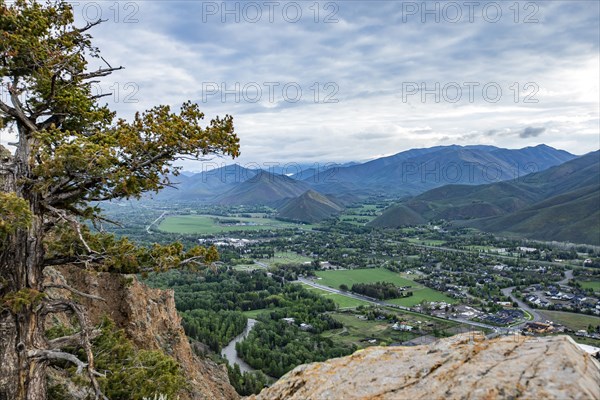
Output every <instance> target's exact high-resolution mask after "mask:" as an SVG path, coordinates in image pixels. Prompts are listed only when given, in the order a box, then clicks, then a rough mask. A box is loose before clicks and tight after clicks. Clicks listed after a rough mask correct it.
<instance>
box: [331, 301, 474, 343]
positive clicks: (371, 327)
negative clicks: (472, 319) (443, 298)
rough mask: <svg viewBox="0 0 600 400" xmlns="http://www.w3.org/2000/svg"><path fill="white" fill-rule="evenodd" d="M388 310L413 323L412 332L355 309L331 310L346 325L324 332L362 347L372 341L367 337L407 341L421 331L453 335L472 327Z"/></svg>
mask: <svg viewBox="0 0 600 400" xmlns="http://www.w3.org/2000/svg"><path fill="white" fill-rule="evenodd" d="M386 310H387V311H389V312H392V313H394V314H396V315H397V318H398V320H399V321H401V322H403V323H406V324H408V325H411V326H413V327H414V328H415V330H414V331H412V332H402V331H396V330H394V329H392V324H391V323H389V322H387V321H378V320H374V321H368V320H364V319H359V318H358V317H357V316H356V315H354V313H352V312H335V313H330V315H331V316H332V317H333V318H335V319H336V320H338V321H340V322H341V323H342V324H343V325H344V327H343V328H342V329H336V330H332V331H328V332H326V333H325V334H324V336H327V337H330V338H331V339H332V340H335V341H338V342H343V343H346V344H355V345H357V346H358V347H361V348H362V347H366V346H371V345H372V344H370V343H368V342H365V341H364V339H377V343H374V344H375V345H380V344H390V343H401V342H405V341H408V340H412V339H414V338H416V337H418V336H421V335H431V334H432V333H433V332H434V331H436V330H437V332H438V334H440V335H442V336H451V335H454V334H457V333H463V332H466V331H468V327H466V326H464V325H460V324H457V323H455V322H451V321H447V320H441V319H437V318H429V317H426V316H423V315H418V314H412V313H406V312H404V311H398V310H392V309H386ZM418 331H420V332H418Z"/></svg>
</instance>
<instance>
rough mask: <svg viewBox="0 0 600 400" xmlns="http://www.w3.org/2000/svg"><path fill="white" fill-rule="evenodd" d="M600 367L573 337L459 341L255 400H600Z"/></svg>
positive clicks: (300, 375) (297, 375)
mask: <svg viewBox="0 0 600 400" xmlns="http://www.w3.org/2000/svg"><path fill="white" fill-rule="evenodd" d="M599 383H600V364H599V363H598V361H597V360H595V359H593V358H592V357H590V356H589V355H588V354H585V353H584V352H582V351H581V350H580V349H579V348H578V347H577V345H576V344H575V343H574V342H573V340H572V339H571V338H569V337H568V336H554V337H544V338H533V337H522V336H521V337H502V338H498V339H493V340H485V338H484V337H483V335H481V334H476V335H472V336H465V335H462V336H461V335H458V336H454V337H451V338H447V339H442V340H439V341H437V342H435V343H433V344H431V345H426V346H418V347H369V348H367V349H364V350H360V351H357V352H356V353H354V354H353V355H351V356H347V357H342V358H337V359H332V360H329V361H326V362H322V363H313V364H307V365H301V366H299V367H297V368H295V369H294V370H292V371H290V372H289V373H288V374H286V375H285V376H284V377H282V378H281V379H280V380H279V381H278V382H276V383H275V384H274V385H273V386H272V387H270V388H268V389H265V390H263V391H262V392H261V393H260V394H259V395H258V396H252V397H250V399H252V400H283V399H286V400H294V399H298V400H300V399H302V400H306V399H311V400H319V399H323V400H324V399H328V400H335V399H344V400H350V399H363V400H367V399H369V400H372V399H377V400H384V399H389V400H392V399H393V400H403V399H410V400H417V399H423V400H435V399H444V400H448V399H488V400H491V399H516V398H522V399H546V400H548V399H560V400H563V399H572V400H574V399H581V400H584V399H585V400H593V399H600V385H599Z"/></svg>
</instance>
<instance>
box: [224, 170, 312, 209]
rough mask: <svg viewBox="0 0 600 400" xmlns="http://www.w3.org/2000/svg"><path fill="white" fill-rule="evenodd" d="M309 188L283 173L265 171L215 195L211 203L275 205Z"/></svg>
mask: <svg viewBox="0 0 600 400" xmlns="http://www.w3.org/2000/svg"><path fill="white" fill-rule="evenodd" d="M308 190H310V186H308V185H307V184H306V183H304V182H301V181H297V180H294V179H292V178H289V177H287V176H285V175H276V174H271V173H268V172H265V171H260V172H258V173H257V174H256V175H255V176H253V177H252V178H250V179H247V180H245V181H244V182H242V183H239V184H237V185H235V186H234V187H232V188H231V189H230V190H228V191H226V192H225V193H223V194H221V195H219V196H217V197H216V198H215V199H214V200H212V203H214V204H221V205H276V204H278V203H280V202H281V201H282V200H285V199H291V198H294V197H298V196H300V195H301V194H303V193H304V192H306V191H308Z"/></svg>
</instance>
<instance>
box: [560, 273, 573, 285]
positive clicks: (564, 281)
mask: <svg viewBox="0 0 600 400" xmlns="http://www.w3.org/2000/svg"><path fill="white" fill-rule="evenodd" d="M571 279H573V270H572V269H571V270H569V271H565V279H563V280H562V281H559V282H557V283H558V284H559V285H567V284H568V283H569V281H570V280H571Z"/></svg>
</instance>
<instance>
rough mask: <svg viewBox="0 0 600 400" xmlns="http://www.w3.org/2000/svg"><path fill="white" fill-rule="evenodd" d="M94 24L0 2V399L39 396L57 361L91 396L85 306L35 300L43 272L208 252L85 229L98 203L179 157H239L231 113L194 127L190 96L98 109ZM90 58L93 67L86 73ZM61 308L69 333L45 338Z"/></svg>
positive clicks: (141, 264) (126, 267)
mask: <svg viewBox="0 0 600 400" xmlns="http://www.w3.org/2000/svg"><path fill="white" fill-rule="evenodd" d="M100 22H101V21H97V22H94V23H88V24H87V25H85V26H80V27H78V26H76V25H75V23H74V17H73V10H72V8H71V6H70V5H69V4H68V3H66V2H63V1H62V0H59V1H57V2H49V3H47V4H41V3H39V2H35V1H32V0H17V1H15V2H13V3H11V4H8V3H6V2H5V1H4V0H0V76H1V79H2V81H1V85H2V90H3V91H4V93H6V96H3V97H2V98H0V129H5V130H9V129H10V130H12V131H13V132H15V134H16V137H17V139H16V143H14V144H13V146H14V147H15V150H14V154H12V153H9V152H6V151H4V150H3V151H1V152H0V360H1V362H0V399H44V398H45V397H46V370H47V367H48V365H49V364H50V363H53V362H57V361H58V362H60V363H63V364H64V363H65V362H68V363H73V364H75V365H76V367H77V369H78V370H79V371H85V373H86V374H87V376H88V380H89V382H90V384H91V385H92V387H93V389H94V393H95V396H96V398H101V397H103V395H102V393H101V391H100V388H99V386H98V384H97V381H96V379H95V377H96V376H97V372H96V371H95V370H94V360H93V354H92V350H91V346H90V340H91V339H92V337H93V335H94V331H93V329H92V328H91V327H90V326H89V323H88V322H87V320H86V313H85V310H84V309H83V308H82V307H81V306H80V305H79V304H77V303H75V302H73V301H70V300H67V299H57V298H51V297H49V296H47V295H46V292H47V290H48V289H49V286H48V284H45V283H44V279H43V270H44V268H46V267H48V266H52V265H60V264H67V263H68V264H72V265H78V266H80V267H81V268H87V269H98V268H100V269H103V270H106V271H112V272H121V273H133V272H138V271H140V269H143V268H154V269H166V268H172V267H177V266H181V265H190V264H194V263H200V264H203V265H206V263H209V262H211V261H213V260H214V259H215V258H216V254H215V250H214V249H206V248H202V247H195V248H193V249H188V250H185V249H184V248H183V246H182V245H180V244H178V243H175V244H172V245H164V246H160V245H154V246H152V247H150V248H141V247H138V246H136V245H134V244H133V243H131V242H130V241H128V240H127V239H122V238H121V239H116V238H114V237H113V236H111V235H109V234H106V233H102V232H101V231H95V230H93V229H91V228H90V229H88V228H87V226H88V225H90V226H91V225H92V224H96V225H97V224H98V223H99V222H101V221H103V217H102V214H101V210H100V208H99V207H98V206H97V203H98V202H101V201H107V200H111V199H121V198H132V197H133V198H136V197H139V196H140V195H141V194H143V193H144V192H148V191H157V190H160V189H161V188H163V187H164V186H165V185H169V184H170V181H169V178H168V177H169V176H172V175H173V174H175V175H177V172H178V168H177V167H174V165H173V163H174V161H175V160H177V159H178V158H180V157H194V158H200V157H203V156H205V155H208V154H223V155H230V156H233V157H236V156H238V153H239V140H238V138H237V136H236V135H235V133H234V128H233V120H232V118H231V117H230V116H225V117H224V118H219V117H216V118H214V119H212V120H211V121H210V122H208V123H203V119H204V114H203V113H202V112H201V111H200V110H199V108H198V106H197V105H196V104H194V103H191V102H186V103H183V105H182V106H181V108H180V109H179V110H178V111H177V112H174V111H172V110H171V109H170V107H169V106H166V105H160V106H156V107H154V108H152V109H150V110H147V111H145V112H141V113H137V114H136V115H135V117H133V118H132V119H131V120H130V121H127V120H124V119H117V118H116V115H115V113H114V112H113V111H111V110H110V109H109V108H108V106H107V105H102V104H101V100H102V99H101V98H102V95H95V94H94V92H93V91H92V85H93V83H94V82H95V81H97V80H98V79H99V78H101V77H106V76H108V75H110V74H111V73H113V72H114V71H116V70H119V69H121V67H112V66H110V65H109V64H108V63H107V62H106V61H104V59H103V58H102V57H101V56H100V52H99V50H98V49H97V48H96V47H94V46H93V45H92V37H91V35H90V34H89V31H90V30H91V29H92V28H93V27H94V26H96V25H97V24H99V23H100ZM90 62H95V63H96V64H99V65H101V67H99V68H93V69H92V68H91V67H90V66H89V64H88V63H90ZM50 286H51V285H50ZM55 286H56V285H55ZM58 286H59V287H60V288H61V289H66V290H70V291H72V292H74V293H76V294H77V295H78V296H87V297H92V298H94V296H91V295H89V294H86V293H84V292H81V291H77V290H75V289H74V288H71V287H70V286H67V285H58ZM61 312H68V313H72V314H73V315H74V316H76V317H77V319H78V321H79V323H78V327H79V331H78V332H77V333H75V334H72V335H69V336H65V337H61V338H55V339H53V340H51V341H50V340H48V339H47V338H46V337H45V335H44V321H45V319H46V317H48V316H49V315H52V314H54V313H61ZM65 346H79V347H80V348H82V349H83V350H84V353H85V354H86V357H85V358H84V359H78V358H76V357H75V356H74V355H73V354H71V353H68V352H65V351H63V348H64V347H65Z"/></svg>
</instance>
